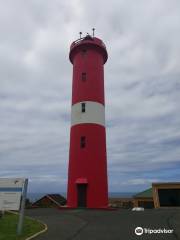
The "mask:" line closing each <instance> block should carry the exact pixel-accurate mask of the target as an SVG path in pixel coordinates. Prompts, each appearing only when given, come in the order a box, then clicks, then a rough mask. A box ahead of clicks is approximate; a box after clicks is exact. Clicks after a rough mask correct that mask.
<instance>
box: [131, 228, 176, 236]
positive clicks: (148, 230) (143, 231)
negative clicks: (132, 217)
mask: <svg viewBox="0 0 180 240" xmlns="http://www.w3.org/2000/svg"><path fill="white" fill-rule="evenodd" d="M173 231H174V230H173V229H166V228H157V229H151V228H142V227H137V228H135V231H134V232H135V234H136V235H138V236H141V235H142V234H164V233H165V234H171V233H173Z"/></svg>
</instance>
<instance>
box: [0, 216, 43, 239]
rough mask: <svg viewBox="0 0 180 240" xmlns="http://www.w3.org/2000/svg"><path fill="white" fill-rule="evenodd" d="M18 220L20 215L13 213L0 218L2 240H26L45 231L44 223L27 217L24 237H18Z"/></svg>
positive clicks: (0, 236)
mask: <svg viewBox="0 0 180 240" xmlns="http://www.w3.org/2000/svg"><path fill="white" fill-rule="evenodd" d="M18 218H19V216H18V215H15V214H12V213H5V215H4V216H3V217H2V218H0V240H24V239H26V238H27V237H30V236H31V235H33V234H35V233H37V232H39V231H41V230H43V229H44V225H43V224H42V223H39V222H37V221H36V220H33V219H30V218H27V217H25V219H24V220H25V221H24V226H23V231H22V235H20V236H17V234H16V231H17V224H18Z"/></svg>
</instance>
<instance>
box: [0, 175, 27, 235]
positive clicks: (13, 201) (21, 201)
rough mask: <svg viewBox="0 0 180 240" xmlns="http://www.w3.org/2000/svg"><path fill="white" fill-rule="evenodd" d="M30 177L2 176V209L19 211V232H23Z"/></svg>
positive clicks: (0, 180)
mask: <svg viewBox="0 0 180 240" xmlns="http://www.w3.org/2000/svg"><path fill="white" fill-rule="evenodd" d="M27 186H28V179H23V178H0V211H2V212H3V211H5V210H16V211H19V210H20V213H19V223H18V227H17V234H18V235H20V234H21V233H22V226H23V220H24V208H25V202H26V194H27Z"/></svg>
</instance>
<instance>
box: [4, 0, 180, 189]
mask: <svg viewBox="0 0 180 240" xmlns="http://www.w3.org/2000/svg"><path fill="white" fill-rule="evenodd" d="M102 6H103V7H102ZM179 9H180V3H179V1H178V0H173V1H171V2H169V1H168V0H160V1H158V2H157V1H155V0H152V1H148V2H147V1H145V0H140V1H138V3H137V2H136V3H135V2H133V1H130V0H128V1H127V0H126V1H125V0H120V1H117V0H112V1H111V2H104V1H98V2H97V1H94V0H92V1H83V2H82V1H79V0H71V1H68V2H63V1H61V0H55V1H53V3H50V2H49V1H47V0H45V1H42V0H41V1H38V2H37V1H35V0H31V1H29V2H24V1H21V0H20V1H18V2H16V3H15V2H12V1H10V0H8V1H6V2H5V3H3V4H1V8H0V28H1V33H0V72H1V79H0V86H1V87H0V124H1V128H0V161H1V171H0V176H2V177H8V176H28V177H29V178H30V188H31V189H30V190H31V191H38V189H42V190H43V189H44V190H46V186H48V189H51V186H52V185H53V186H54V188H53V190H54V191H56V190H59V189H63V191H65V190H66V181H67V165H68V150H69V133H70V107H71V100H70V99H71V84H72V83H71V81H72V65H71V64H70V63H69V59H68V51H69V46H70V43H71V42H72V41H73V40H75V39H76V38H78V32H79V31H83V34H86V32H90V33H91V28H92V27H95V28H96V35H97V36H98V37H100V38H102V39H103V40H104V41H105V43H106V46H107V49H108V54H109V59H108V61H107V63H106V65H105V90H106V124H107V153H108V172H109V186H110V191H124V190H126V191H127V190H129V191H137V190H143V188H145V187H148V186H150V185H151V182H152V181H156V180H157V181H178V180H179V179H180V175H179V173H178V170H179V167H180V159H179V155H180V152H179V145H180V130H179V119H180V107H179V101H180V97H179V90H180V83H179V76H180V44H179V42H180V15H179ZM52 182H53V184H52ZM125 183H126V184H125Z"/></svg>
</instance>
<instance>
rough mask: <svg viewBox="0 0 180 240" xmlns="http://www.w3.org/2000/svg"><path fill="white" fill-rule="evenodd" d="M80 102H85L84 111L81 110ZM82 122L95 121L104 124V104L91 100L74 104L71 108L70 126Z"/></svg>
mask: <svg viewBox="0 0 180 240" xmlns="http://www.w3.org/2000/svg"><path fill="white" fill-rule="evenodd" d="M82 103H85V112H82ZM82 123H95V124H100V125H103V126H105V108H104V105H103V104H101V103H98V102H91V101H84V102H79V103H76V104H74V105H73V106H72V108H71V126H73V125H76V124H82Z"/></svg>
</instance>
